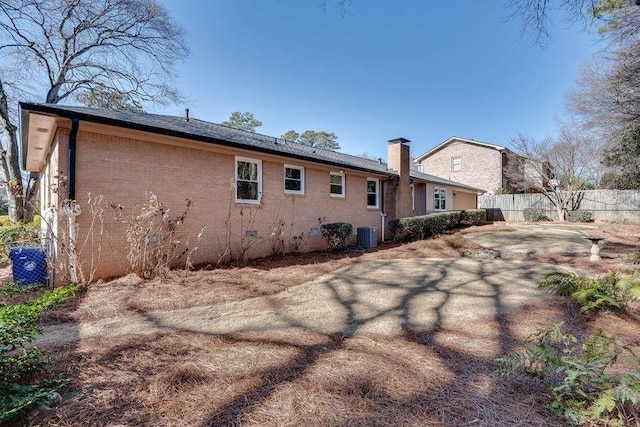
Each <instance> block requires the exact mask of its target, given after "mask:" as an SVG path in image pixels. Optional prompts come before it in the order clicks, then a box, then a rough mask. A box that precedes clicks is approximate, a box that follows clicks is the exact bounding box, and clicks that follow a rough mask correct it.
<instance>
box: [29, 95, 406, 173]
mask: <svg viewBox="0 0 640 427" xmlns="http://www.w3.org/2000/svg"><path fill="white" fill-rule="evenodd" d="M20 110H21V112H22V116H23V117H24V115H26V117H27V119H26V121H27V125H28V115H29V113H30V112H36V113H43V114H55V115H58V116H59V117H64V118H69V119H71V118H77V119H78V120H83V121H88V122H91V123H97V124H102V125H107V126H118V127H123V128H126V129H133V130H140V131H144V132H151V133H156V134H160V135H167V136H172V137H176V138H182V139H188V140H192V141H198V142H204V143H208V144H216V145H224V146H226V147H233V148H238V149H243V150H247V149H249V150H253V151H257V152H261V153H265V154H271V155H276V156H280V157H287V158H292V159H297V160H304V161H311V162H314V163H320V164H324V165H328V166H335V167H339V168H342V169H350V170H355V171H359V172H366V173H370V174H377V175H384V176H389V177H393V176H397V175H398V174H397V173H395V172H393V171H381V170H376V169H369V168H364V167H358V166H353V165H349V164H346V163H340V162H332V161H330V160H323V159H318V158H315V157H311V156H304V155H296V154H291V153H283V152H281V151H277V150H270V149H268V148H264V147H248V146H247V145H245V144H242V143H239V142H234V141H228V140H223V139H218V138H211V137H206V136H202V135H195V134H191V133H188V132H180V131H175V130H170V129H165V128H161V127H157V126H151V125H144V124H139V123H132V122H128V121H126V120H119V119H113V118H109V117H101V116H94V115H91V114H86V113H82V112H77V111H70V110H66V109H64V108H56V107H53V106H50V105H43V104H33V103H29V102H21V103H20ZM24 135H26V134H25V133H24V132H23V133H22V135H21V137H22V138H23V142H22V144H23V145H26V144H28V142H27V141H24V138H25V136H24ZM23 163H24V164H26V155H25V156H24V159H23Z"/></svg>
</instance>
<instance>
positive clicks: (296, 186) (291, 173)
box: [284, 165, 304, 194]
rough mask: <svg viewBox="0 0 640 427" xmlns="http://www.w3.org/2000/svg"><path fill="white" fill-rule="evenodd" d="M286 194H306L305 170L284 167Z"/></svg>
mask: <svg viewBox="0 0 640 427" xmlns="http://www.w3.org/2000/svg"><path fill="white" fill-rule="evenodd" d="M284 192H285V193H286V194H304V168H303V167H301V166H292V165H284Z"/></svg>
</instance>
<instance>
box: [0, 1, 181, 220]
mask: <svg viewBox="0 0 640 427" xmlns="http://www.w3.org/2000/svg"><path fill="white" fill-rule="evenodd" d="M0 52H2V56H3V59H4V64H3V66H4V69H3V70H2V73H3V76H5V78H4V79H0V124H1V125H2V126H1V129H2V133H3V134H4V137H5V141H4V142H3V146H2V147H1V149H2V154H1V155H0V168H2V172H3V173H4V176H5V182H6V188H7V194H8V197H9V216H10V218H11V221H12V222H17V221H29V220H30V219H31V218H32V216H33V201H34V199H35V196H36V193H37V188H38V176H37V175H36V174H31V176H30V181H29V184H28V185H27V183H26V182H25V181H24V179H23V177H22V176H21V174H20V165H19V161H18V152H17V151H18V150H17V147H18V139H17V135H16V130H17V126H16V125H15V123H17V119H16V116H17V112H16V111H15V110H13V108H12V106H13V105H17V103H16V102H14V100H13V99H12V100H11V101H10V100H9V97H10V90H11V87H10V86H9V85H8V83H7V79H6V76H11V77H12V79H13V80H14V81H15V82H17V89H18V91H17V92H18V94H17V95H16V96H21V97H24V98H33V97H35V94H36V93H43V92H44V96H43V97H42V98H41V99H43V100H44V102H47V103H52V104H56V103H59V102H62V101H65V100H68V99H71V98H75V97H77V96H78V95H79V94H81V93H84V94H86V93H88V92H91V91H95V90H99V89H101V90H103V91H116V92H119V93H122V94H123V95H124V96H125V97H126V98H127V99H128V100H130V101H131V102H133V103H140V102H142V103H145V102H153V103H156V102H175V101H176V100H178V98H179V96H178V93H177V91H176V90H175V89H174V88H173V87H172V86H171V85H170V84H169V83H168V82H170V81H171V78H172V76H173V72H172V70H173V68H174V66H175V64H176V62H177V61H178V60H180V59H182V58H184V57H185V56H186V55H187V54H188V49H187V47H186V43H185V40H184V33H183V30H182V29H181V28H180V27H179V26H178V25H176V24H175V23H174V22H173V20H172V19H171V17H170V16H169V14H168V12H167V10H166V9H165V8H164V7H163V6H161V5H160V4H159V3H158V2H157V1H156V0H46V1H45V0H1V1H0Z"/></svg>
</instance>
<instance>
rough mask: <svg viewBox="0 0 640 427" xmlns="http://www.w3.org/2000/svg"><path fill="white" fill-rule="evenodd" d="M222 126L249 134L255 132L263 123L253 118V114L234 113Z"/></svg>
mask: <svg viewBox="0 0 640 427" xmlns="http://www.w3.org/2000/svg"><path fill="white" fill-rule="evenodd" d="M220 124H221V125H223V126H228V127H231V128H234V129H240V130H245V131H247V132H255V131H256V128H259V127H260V126H262V122H261V121H260V120H258V119H256V118H255V117H253V113H250V112H249V111H245V112H243V113H241V112H240V111H234V112H233V113H231V115H230V116H229V118H228V119H227V120H225V121H224V122H221V123H220Z"/></svg>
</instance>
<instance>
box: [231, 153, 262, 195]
mask: <svg viewBox="0 0 640 427" xmlns="http://www.w3.org/2000/svg"><path fill="white" fill-rule="evenodd" d="M261 196H262V162H261V161H260V160H254V159H246V158H243V157H236V203H260V198H261Z"/></svg>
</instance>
